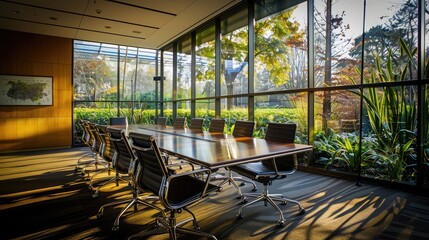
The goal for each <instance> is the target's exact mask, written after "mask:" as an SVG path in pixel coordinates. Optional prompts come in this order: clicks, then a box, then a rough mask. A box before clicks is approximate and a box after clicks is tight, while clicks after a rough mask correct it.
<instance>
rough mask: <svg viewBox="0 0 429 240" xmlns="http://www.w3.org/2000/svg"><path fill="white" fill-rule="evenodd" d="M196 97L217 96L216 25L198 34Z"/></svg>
mask: <svg viewBox="0 0 429 240" xmlns="http://www.w3.org/2000/svg"><path fill="white" fill-rule="evenodd" d="M196 39H197V44H196V64H195V68H196V97H197V98H199V97H213V96H215V27H214V26H210V27H208V28H207V29H204V30H202V31H200V32H197V34H196Z"/></svg>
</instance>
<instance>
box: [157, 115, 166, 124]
mask: <svg viewBox="0 0 429 240" xmlns="http://www.w3.org/2000/svg"><path fill="white" fill-rule="evenodd" d="M156 124H157V125H162V126H165V125H166V124H167V118H166V117H158V118H157V119H156Z"/></svg>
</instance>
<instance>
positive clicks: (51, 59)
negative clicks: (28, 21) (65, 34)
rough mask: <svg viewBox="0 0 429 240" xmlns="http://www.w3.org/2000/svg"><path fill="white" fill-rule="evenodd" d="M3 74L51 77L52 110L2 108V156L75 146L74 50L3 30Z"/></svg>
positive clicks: (65, 42) (67, 42) (66, 43)
mask: <svg viewBox="0 0 429 240" xmlns="http://www.w3.org/2000/svg"><path fill="white" fill-rule="evenodd" d="M0 36H1V37H0V74H14V75H29V76H52V77H53V90H54V91H53V97H54V101H53V106H0V152H13V151H20V150H29V149H43V148H57V147H69V146H71V145H72V91H73V85H72V67H73V64H72V53H73V52H72V51H73V50H72V49H73V48H72V46H73V40H72V39H66V38H58V37H51V36H45V35H36V34H30V33H22V32H14V31H6V30H1V29H0Z"/></svg>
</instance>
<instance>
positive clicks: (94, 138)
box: [81, 121, 108, 180]
mask: <svg viewBox="0 0 429 240" xmlns="http://www.w3.org/2000/svg"><path fill="white" fill-rule="evenodd" d="M84 127H85V131H87V133H88V135H89V139H88V142H87V143H88V147H89V149H90V150H91V152H92V153H93V156H94V160H92V161H90V162H88V163H85V164H84V165H83V166H82V167H81V172H82V174H83V175H86V179H87V180H90V179H91V176H90V174H91V173H92V172H96V171H99V170H101V169H98V167H99V166H100V165H101V166H103V167H106V168H107V167H108V163H107V162H106V161H104V159H102V158H99V155H100V150H101V139H100V137H99V135H98V133H97V129H96V128H95V124H94V123H91V122H89V121H85V122H84ZM90 166H93V167H94V168H93V169H92V170H88V171H87V168H88V167H90Z"/></svg>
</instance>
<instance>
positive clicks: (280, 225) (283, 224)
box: [277, 220, 285, 227]
mask: <svg viewBox="0 0 429 240" xmlns="http://www.w3.org/2000/svg"><path fill="white" fill-rule="evenodd" d="M284 226H285V221H283V220H278V221H277V227H284Z"/></svg>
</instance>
